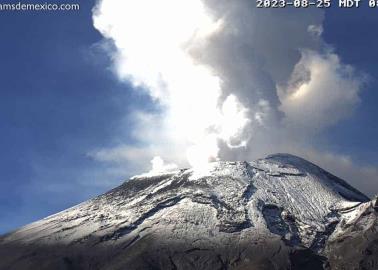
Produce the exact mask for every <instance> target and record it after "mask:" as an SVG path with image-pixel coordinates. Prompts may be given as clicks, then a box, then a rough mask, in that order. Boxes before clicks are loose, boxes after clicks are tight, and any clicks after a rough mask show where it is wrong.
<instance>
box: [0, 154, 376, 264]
mask: <svg viewBox="0 0 378 270" xmlns="http://www.w3.org/2000/svg"><path fill="white" fill-rule="evenodd" d="M377 208H378V206H377V201H369V198H367V197H366V196H365V195H363V194H362V193H360V192H359V191H357V190H356V189H354V188H353V187H351V186H349V185H348V184H347V183H346V182H344V181H342V180H340V179H339V178H337V177H335V176H333V175H331V174H329V173H327V172H326V171H324V170H322V169H320V168H319V167H317V166H315V165H313V164H312V163H310V162H308V161H305V160H303V159H301V158H298V157H295V156H292V155H287V154H276V155H272V156H269V157H267V158H265V159H261V160H256V161H254V162H250V163H248V162H216V163H212V164H209V166H208V168H206V169H203V170H201V171H198V170H193V169H185V170H180V171H177V172H175V173H169V174H164V175H155V176H138V177H134V178H132V179H130V180H129V181H126V182H125V183H124V184H123V185H121V186H119V187H117V188H115V189H113V190H111V191H109V192H108V193H106V194H104V195H101V196H99V197H97V198H94V199H92V200H89V201H87V202H84V203H82V204H79V205H77V206H75V207H73V208H70V209H67V210H65V211H63V212H61V213H58V214H56V215H53V216H50V217H47V218H45V219H43V220H40V221H37V222H34V223H32V224H30V225H27V226H25V227H23V228H21V229H19V230H17V231H15V232H12V233H10V234H7V235H5V236H3V237H2V238H0V269H7V270H11V269H164V270H165V269H212V270H213V269H323V268H324V267H325V268H324V269H328V268H331V269H378V259H377V258H378V236H377V229H378V224H377Z"/></svg>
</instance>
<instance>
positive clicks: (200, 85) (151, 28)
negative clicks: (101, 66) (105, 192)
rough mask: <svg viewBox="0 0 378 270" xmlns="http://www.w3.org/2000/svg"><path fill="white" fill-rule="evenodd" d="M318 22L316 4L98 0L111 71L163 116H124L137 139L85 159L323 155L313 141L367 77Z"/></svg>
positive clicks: (346, 111)
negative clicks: (335, 48) (279, 6)
mask: <svg viewBox="0 0 378 270" xmlns="http://www.w3.org/2000/svg"><path fill="white" fill-rule="evenodd" d="M323 19H324V12H323V11H322V10H320V9H306V10H303V11H301V12H300V13H299V12H297V11H296V10H294V9H284V10H269V9H256V8H255V5H254V3H252V2H251V1H249V0H235V1H229V0H203V1H202V0H190V1H177V0H159V1H150V0H139V1H133V0H124V1H118V0H100V1H99V2H98V4H97V6H96V7H95V9H94V14H93V20H94V26H95V27H96V29H98V30H99V31H100V33H101V34H102V35H103V36H104V37H105V38H106V39H107V40H111V41H112V42H114V45H115V50H114V51H113V52H112V53H111V54H112V57H113V60H114V69H115V72H116V73H117V74H118V76H119V78H120V80H127V81H130V82H131V83H133V84H134V86H139V87H136V88H138V89H144V90H145V91H147V92H148V93H149V95H150V96H151V98H152V100H154V102H156V104H157V105H158V106H160V107H161V108H162V111H161V112H159V113H146V112H136V113H135V114H134V115H130V116H129V117H133V118H134V119H135V121H136V122H137V123H138V124H137V125H136V127H135V129H134V130H132V131H130V132H131V134H132V135H133V138H134V139H135V140H136V141H137V144H135V145H134V146H132V147H131V146H122V145H121V146H119V147H115V148H113V149H100V150H98V151H95V152H94V153H92V157H94V158H96V159H98V160H103V161H114V162H118V163H119V162H128V163H130V164H134V167H136V168H144V170H146V169H147V168H146V164H148V162H146V160H151V159H153V163H152V165H153V166H154V167H155V169H156V170H164V169H167V168H168V169H169V168H170V167H172V168H173V167H174V166H173V164H175V165H176V164H177V166H179V167H182V166H186V165H187V162H188V161H189V162H190V163H191V164H192V165H194V166H201V164H204V163H207V162H208V161H213V160H217V159H225V160H230V159H239V160H240V159H241V160H251V159H254V158H257V157H261V156H264V155H265V154H270V153H272V152H291V153H294V154H300V155H304V156H306V155H307V157H309V158H314V157H316V155H313V156H309V155H308V153H309V152H311V151H310V150H309V149H314V148H315V149H317V153H323V152H327V151H325V150H324V149H323V148H322V146H321V145H314V144H313V143H312V142H313V141H315V140H313V139H314V138H315V137H314V136H320V135H319V134H321V133H320V132H321V131H322V130H323V129H324V128H327V127H328V126H331V125H333V124H335V123H337V122H338V121H340V120H341V119H343V118H345V117H347V116H348V115H350V114H351V113H352V112H353V110H354V109H355V107H356V106H357V105H358V103H359V93H360V89H361V87H362V84H363V81H364V78H361V77H360V76H358V75H356V73H355V71H354V70H353V68H352V67H351V66H348V65H345V64H343V63H342V62H341V61H340V58H339V56H338V55H337V54H336V53H335V52H332V51H330V49H329V45H328V44H326V43H325V42H324V40H323V39H322V33H323V26H322V22H323ZM318 156H322V154H318ZM334 156H335V158H334V160H338V162H333V163H332V162H330V163H332V164H343V163H342V162H341V161H340V160H342V159H339V158H336V157H338V155H336V154H334ZM154 157H155V158H154ZM163 160H166V161H167V162H168V163H165V162H164V161H163ZM319 160H321V158H319ZM166 164H168V165H166ZM171 165H172V166H171ZM352 167H353V166H344V167H343V166H341V165H333V166H332V168H335V171H336V173H337V172H340V173H341V174H343V172H344V171H348V170H349V169H347V168H352ZM157 168H159V169H157ZM354 169H355V168H354ZM147 170H149V169H147ZM349 171H350V170H349ZM356 171H358V172H360V173H361V175H366V174H364V173H362V171H363V170H358V169H356ZM373 175H374V173H373Z"/></svg>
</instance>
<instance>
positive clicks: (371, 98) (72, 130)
mask: <svg viewBox="0 0 378 270" xmlns="http://www.w3.org/2000/svg"><path fill="white" fill-rule="evenodd" d="M94 4H95V3H94V1H82V3H81V10H80V11H79V12H66V13H54V12H51V13H38V14H37V13H32V12H29V13H28V12H18V13H16V12H3V13H0V35H1V42H0V59H1V62H0V83H1V85H0V147H1V152H0V233H4V232H7V231H9V230H12V229H15V228H17V227H19V226H21V225H24V224H27V223H29V222H32V221H34V220H38V219H40V218H42V217H45V216H47V215H50V214H53V213H55V212H57V211H60V210H63V209H65V208H67V207H70V206H73V205H75V204H77V203H79V202H81V201H83V200H86V199H88V198H91V197H93V196H95V195H98V194H101V193H103V192H105V191H107V190H109V189H110V188H112V187H115V186H116V185H118V184H119V183H121V182H122V181H123V180H124V179H125V178H126V177H128V176H129V175H128V172H127V170H125V171H123V170H119V171H117V170H111V168H110V169H109V167H111V165H109V164H107V163H101V162H99V161H96V160H94V159H92V158H90V157H89V156H88V152H90V151H92V150H93V149H98V148H106V147H113V146H116V145H119V144H125V143H128V144H133V143H136V142H134V141H133V140H134V138H133V137H132V136H131V135H130V134H131V133H130V130H132V129H133V125H134V122H133V121H134V120H133V119H131V118H129V117H128V115H129V114H130V113H131V112H132V111H133V110H134V109H135V108H139V109H141V108H142V109H143V110H154V107H153V103H152V102H151V99H150V98H149V97H148V96H147V95H146V94H143V92H141V91H134V90H133V89H132V87H131V86H130V85H129V84H128V83H125V82H120V81H119V80H118V78H117V77H116V75H115V74H114V73H113V72H112V70H111V69H110V66H111V59H110V57H109V55H108V54H106V53H105V52H104V50H103V49H102V48H101V46H103V43H101V40H102V38H103V37H102V36H101V35H100V33H98V32H97V31H96V30H95V29H94V27H93V24H92V11H91V9H92V7H93V6H94ZM377 25H378V16H376V10H368V9H366V8H360V9H353V10H340V9H337V8H332V9H330V10H327V12H326V17H325V21H324V24H323V27H324V33H323V38H324V40H325V41H326V42H327V43H328V44H330V45H332V46H333V47H335V48H336V50H337V53H338V55H339V56H340V58H341V59H342V60H343V62H344V63H347V64H351V65H353V66H354V67H355V68H356V69H357V70H359V71H360V72H365V73H367V74H368V75H369V82H368V84H367V85H366V86H365V87H364V88H363V90H362V92H361V95H360V96H361V104H360V105H359V106H358V107H357V109H356V111H355V112H354V113H353V114H352V115H351V116H350V117H348V118H347V119H345V120H342V121H340V122H338V123H337V124H336V125H334V126H333V127H331V128H328V129H326V130H325V131H324V136H322V139H324V140H327V142H328V144H327V145H328V147H329V148H330V151H335V152H338V153H343V154H345V155H350V156H353V159H354V161H356V162H357V163H358V164H366V163H367V164H369V165H372V166H375V165H376V164H378V154H377V153H378V140H377V139H376V138H377V135H378V124H377V120H376V117H377V116H378V106H377V105H376V103H377V102H378V91H377V87H378V81H377V79H378V69H377V63H378V51H377V50H376V48H378V35H377V30H376V26H377ZM146 162H149V161H148V160H146Z"/></svg>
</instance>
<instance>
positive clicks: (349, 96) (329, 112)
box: [278, 50, 362, 129]
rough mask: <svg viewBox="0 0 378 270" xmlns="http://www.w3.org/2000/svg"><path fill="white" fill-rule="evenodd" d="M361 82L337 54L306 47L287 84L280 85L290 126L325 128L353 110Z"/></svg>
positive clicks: (282, 104) (282, 100)
mask: <svg viewBox="0 0 378 270" xmlns="http://www.w3.org/2000/svg"><path fill="white" fill-rule="evenodd" d="M361 84H362V80H361V78H359V77H357V76H356V75H355V72H354V69H353V68H352V67H351V66H348V65H343V64H342V63H341V62H340V59H339V57H338V56H337V55H336V54H334V53H326V54H324V55H322V54H320V53H318V52H315V51H310V50H304V51H302V57H301V59H300V61H299V62H298V63H297V64H296V66H295V68H294V71H293V73H292V74H291V77H290V80H289V81H288V83H287V84H286V86H278V95H279V98H280V101H281V106H280V110H282V111H283V112H284V113H285V116H286V121H287V122H288V124H289V125H290V127H292V125H294V126H299V127H302V128H303V127H304V128H307V129H319V128H323V127H325V126H328V125H332V124H334V123H336V122H338V121H339V120H340V119H342V118H344V117H346V116H348V115H349V114H350V113H351V112H353V109H354V108H355V107H356V105H357V104H358V103H359V101H360V98H359V95H358V94H359V92H360V89H361Z"/></svg>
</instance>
